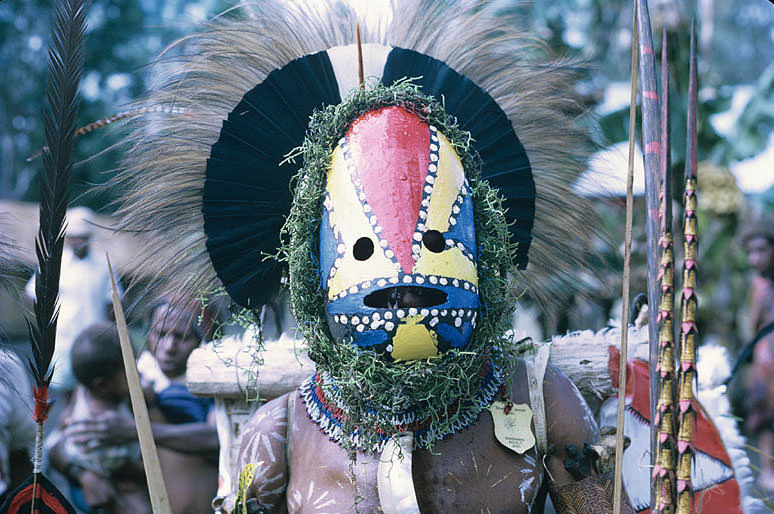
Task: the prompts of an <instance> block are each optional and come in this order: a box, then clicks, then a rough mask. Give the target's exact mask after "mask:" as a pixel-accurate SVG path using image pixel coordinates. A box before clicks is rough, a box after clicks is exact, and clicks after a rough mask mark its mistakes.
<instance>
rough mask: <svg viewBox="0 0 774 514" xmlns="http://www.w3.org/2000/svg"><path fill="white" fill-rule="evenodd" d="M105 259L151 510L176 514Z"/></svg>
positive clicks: (154, 513)
mask: <svg viewBox="0 0 774 514" xmlns="http://www.w3.org/2000/svg"><path fill="white" fill-rule="evenodd" d="M105 257H107V263H108V270H109V272H110V285H111V286H112V288H113V312H115V316H116V328H118V338H119V340H120V341H121V355H122V356H123V358H124V369H125V370H126V381H127V383H128V384H129V399H130V400H131V401H132V411H133V412H134V422H135V425H136V426H137V438H138V439H139V440H140V452H141V454H142V464H143V467H144V468H145V477H146V478H147V482H148V493H149V495H150V501H151V508H152V509H153V514H172V510H171V509H170V506H169V497H168V496H167V487H166V485H165V484H164V476H163V475H162V474H161V464H160V463H159V454H158V451H156V442H155V440H154V439H153V431H152V430H151V424H150V417H149V416H148V406H147V405H145V396H144V395H143V393H142V385H140V374H139V373H138V372H137V366H136V364H135V361H134V351H133V350H132V343H131V341H130V339H129V329H128V328H127V326H126V317H125V316H124V308H123V306H122V305H121V298H119V296H118V288H116V281H115V279H114V278H113V268H112V267H111V266H110V257H108V256H107V254H105Z"/></svg>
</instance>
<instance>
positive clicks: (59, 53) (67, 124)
mask: <svg viewBox="0 0 774 514" xmlns="http://www.w3.org/2000/svg"><path fill="white" fill-rule="evenodd" d="M85 28H86V6H85V3H84V1H83V0H62V1H60V2H57V4H56V7H55V14H54V23H53V26H52V29H51V35H52V47H51V49H50V50H49V54H48V55H49V65H48V69H49V77H48V84H47V88H46V99H47V102H48V108H47V111H46V117H45V118H46V122H45V133H46V146H47V147H48V149H47V150H46V151H45V152H44V153H43V165H44V171H43V173H41V174H40V229H39V231H38V235H37V238H36V240H35V252H36V253H37V257H38V270H37V272H36V281H35V298H36V299H35V308H34V310H35V320H34V322H30V321H29V320H28V325H29V329H30V336H31V339H32V354H33V359H32V361H31V362H30V367H31V369H32V374H33V376H34V378H35V381H36V383H37V386H38V388H41V387H48V384H49V382H50V381H51V373H52V370H51V357H52V355H53V352H54V344H55V342H56V325H57V318H58V315H59V307H58V297H59V274H60V270H61V264H62V249H63V247H64V234H65V226H64V220H65V213H66V211H67V203H68V201H69V199H70V189H69V186H70V176H71V172H72V153H73V140H74V139H75V119H76V115H77V112H78V104H79V100H78V83H79V82H80V79H81V71H82V68H83V36H84V31H85ZM36 414H37V411H36Z"/></svg>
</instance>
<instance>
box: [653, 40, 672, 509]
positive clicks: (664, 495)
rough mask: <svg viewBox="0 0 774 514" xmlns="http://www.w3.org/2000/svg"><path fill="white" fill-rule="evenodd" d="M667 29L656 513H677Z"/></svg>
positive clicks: (663, 90)
mask: <svg viewBox="0 0 774 514" xmlns="http://www.w3.org/2000/svg"><path fill="white" fill-rule="evenodd" d="M666 44H667V43H666V30H665V31H664V32H663V37H662V53H661V147H660V152H661V155H660V159H659V160H660V162H659V164H660V166H661V191H660V195H659V196H660V201H661V207H660V211H659V219H660V222H661V223H660V231H659V232H660V234H659V247H660V249H661V258H660V261H659V271H658V276H659V279H660V293H661V301H660V302H659V308H658V322H659V333H658V350H659V353H658V365H657V367H656V371H657V373H658V376H659V382H658V385H659V395H658V403H657V404H656V417H655V418H654V424H655V425H656V426H657V427H658V440H657V441H656V463H655V466H654V468H653V476H654V478H655V485H656V504H655V506H654V509H653V510H654V512H673V511H674V510H673V508H672V506H673V504H674V501H675V495H674V472H675V387H676V385H677V384H676V382H677V380H676V370H675V336H674V334H675V333H674V325H673V319H674V251H673V238H672V197H671V187H670V185H671V178H670V175H671V174H670V172H669V71H668V69H667V58H666Z"/></svg>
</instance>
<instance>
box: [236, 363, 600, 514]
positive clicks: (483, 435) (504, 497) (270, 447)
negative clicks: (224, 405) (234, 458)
mask: <svg viewBox="0 0 774 514" xmlns="http://www.w3.org/2000/svg"><path fill="white" fill-rule="evenodd" d="M527 391H528V388H527V382H526V374H525V367H524V365H523V363H520V365H519V366H518V368H517V370H516V372H515V374H514V377H513V385H512V391H511V395H512V396H511V397H512V399H513V401H514V402H515V403H526V404H529V395H528V393H527ZM544 393H545V402H546V411H547V414H546V422H547V429H548V441H549V445H551V444H553V445H554V447H555V448H556V450H555V454H553V455H550V456H547V457H546V458H545V465H546V466H548V469H549V472H550V476H551V477H553V479H554V480H555V481H556V482H557V484H559V485H562V484H566V483H568V482H570V481H572V480H573V479H572V477H571V475H570V474H569V473H568V472H567V471H566V470H565V469H564V465H563V461H564V459H565V458H566V456H565V454H564V450H563V449H564V448H565V446H566V445H570V444H572V445H575V446H576V447H578V448H580V447H582V446H583V442H585V441H595V440H597V439H598V438H599V431H598V429H597V426H596V424H595V423H594V420H593V417H592V415H591V412H590V411H589V409H588V407H587V406H586V404H585V402H583V401H582V400H580V399H579V398H580V393H578V391H577V388H576V387H575V386H574V385H573V384H572V383H571V382H570V381H569V380H568V379H567V378H566V377H565V376H564V375H562V374H561V373H560V372H559V371H558V370H556V368H553V367H551V366H549V368H548V370H547V372H546V377H545V382H544ZM290 395H293V396H294V397H295V398H294V400H292V401H290V402H289V399H290ZM289 404H292V407H293V408H292V411H289V409H288V405H289ZM533 433H534V427H533ZM249 463H260V466H259V468H258V470H257V472H256V474H255V476H254V477H253V481H252V483H251V485H250V487H249V488H248V490H247V496H246V497H247V498H248V499H250V498H255V499H257V500H258V502H259V503H260V504H261V505H262V506H263V507H264V508H265V509H266V510H267V512H271V513H281V512H289V513H297V514H306V513H316V514H321V513H325V512H327V513H342V512H354V508H353V504H354V498H355V496H356V494H359V495H360V496H362V497H363V500H362V502H361V503H359V504H358V508H359V509H360V511H361V512H364V513H370V512H380V508H379V496H378V491H377V487H376V480H377V469H378V462H377V461H376V459H375V458H374V457H370V456H367V455H365V454H362V453H361V454H358V460H357V464H356V466H355V474H356V484H357V491H356V490H355V487H353V485H352V482H351V481H350V474H349V466H350V461H349V459H348V458H347V455H346V453H345V452H344V451H343V450H342V449H341V448H340V447H339V446H338V445H337V444H336V443H334V442H331V441H329V440H328V438H327V437H326V436H325V435H324V434H323V433H322V432H321V431H320V430H319V428H318V427H317V425H315V424H314V423H312V422H311V421H310V420H309V419H308V418H307V416H306V410H305V408H304V403H303V401H302V400H301V398H300V396H298V393H297V392H291V393H288V394H286V395H284V396H282V397H280V398H277V399H275V400H273V401H271V402H269V403H267V404H266V405H264V406H263V407H261V408H260V409H259V410H258V412H257V413H256V414H255V415H254V416H253V418H252V419H251V421H250V422H249V424H248V425H247V426H246V428H245V434H244V437H243V439H242V448H241V453H240V459H239V466H240V469H241V468H242V467H243V466H244V465H246V464H249ZM412 464H413V479H414V488H415V490H416V492H417V500H418V502H419V507H420V509H421V511H422V512H423V513H428V514H429V513H436V512H437V513H448V512H471V513H474V512H485V513H490V512H491V513H498V512H508V513H527V512H533V513H537V512H542V510H543V502H544V499H545V495H546V491H547V482H548V480H549V478H548V475H547V474H546V473H544V471H545V470H544V467H543V464H542V457H539V456H538V452H537V449H536V448H535V447H533V448H531V449H529V450H527V452H526V453H524V455H518V454H517V453H515V452H513V451H511V450H508V449H507V448H506V447H505V446H503V445H502V444H500V443H499V442H498V441H497V440H496V439H495V437H494V427H493V425H492V417H491V415H490V414H489V413H488V412H486V411H485V412H483V413H482V414H481V416H480V417H479V420H478V421H477V422H476V423H475V424H474V425H473V426H471V427H470V428H468V429H466V430H463V431H461V432H459V433H457V434H455V435H454V436H452V437H450V438H448V439H445V440H442V441H439V442H438V443H436V445H435V447H434V450H433V452H432V453H431V452H428V451H427V450H417V451H414V453H413V461H412ZM288 477H289V479H288ZM560 514H561V513H560Z"/></svg>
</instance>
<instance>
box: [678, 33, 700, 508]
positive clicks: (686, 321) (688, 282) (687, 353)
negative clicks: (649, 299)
mask: <svg viewBox="0 0 774 514" xmlns="http://www.w3.org/2000/svg"><path fill="white" fill-rule="evenodd" d="M696 91H697V83H696V20H695V19H694V20H693V22H692V23H691V57H690V65H689V81H688V121H687V137H686V148H685V150H686V151H685V156H686V159H685V193H684V196H683V202H684V213H683V234H684V237H685V240H684V243H683V248H684V250H685V259H684V263H683V292H682V309H681V323H680V366H679V368H678V372H679V381H678V383H679V386H678V391H679V397H678V407H679V427H678V431H677V452H678V462H677V494H678V498H677V513H678V514H690V513H691V511H692V508H693V487H692V485H691V463H692V461H693V457H694V452H693V432H694V424H695V421H696V412H695V410H694V408H693V384H694V381H695V380H696V338H697V337H698V327H697V325H696V308H697V302H696V263H697V257H698V254H697V252H698V248H697V247H698V243H699V241H698V234H697V230H696V228H697V227H696V181H697V174H696V145H697V137H696Z"/></svg>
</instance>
